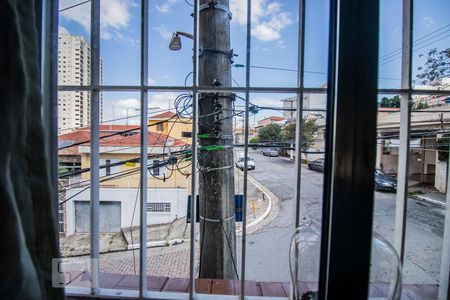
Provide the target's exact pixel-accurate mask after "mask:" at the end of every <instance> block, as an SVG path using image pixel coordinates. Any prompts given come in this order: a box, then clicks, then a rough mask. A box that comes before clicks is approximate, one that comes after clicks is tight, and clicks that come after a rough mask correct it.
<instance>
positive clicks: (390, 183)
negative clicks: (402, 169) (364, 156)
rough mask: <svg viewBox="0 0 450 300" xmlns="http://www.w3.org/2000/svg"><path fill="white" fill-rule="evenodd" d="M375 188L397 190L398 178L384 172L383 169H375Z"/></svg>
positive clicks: (378, 189)
mask: <svg viewBox="0 0 450 300" xmlns="http://www.w3.org/2000/svg"><path fill="white" fill-rule="evenodd" d="M375 190H376V191H392V192H395V191H396V190H397V180H396V179H395V178H392V177H391V176H389V175H387V174H386V173H384V172H383V171H382V170H381V169H375Z"/></svg>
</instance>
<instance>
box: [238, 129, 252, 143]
mask: <svg viewBox="0 0 450 300" xmlns="http://www.w3.org/2000/svg"><path fill="white" fill-rule="evenodd" d="M233 133H234V143H235V144H244V143H245V130H244V128H242V127H237V128H234V129H233ZM255 137H256V131H255V130H254V129H252V128H249V129H248V139H249V140H250V139H252V138H255Z"/></svg>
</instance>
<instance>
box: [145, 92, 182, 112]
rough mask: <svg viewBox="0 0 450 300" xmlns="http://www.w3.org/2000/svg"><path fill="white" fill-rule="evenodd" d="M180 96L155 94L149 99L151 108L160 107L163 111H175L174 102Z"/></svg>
mask: <svg viewBox="0 0 450 300" xmlns="http://www.w3.org/2000/svg"><path fill="white" fill-rule="evenodd" d="M177 96H178V94H176V93H158V94H153V95H151V96H150V97H149V99H148V106H149V107H159V108H160V109H161V110H163V109H169V108H171V109H172V110H173V108H174V107H173V101H174V100H175V98H176V97H177Z"/></svg>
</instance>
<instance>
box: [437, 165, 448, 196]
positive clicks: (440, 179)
mask: <svg viewBox="0 0 450 300" xmlns="http://www.w3.org/2000/svg"><path fill="white" fill-rule="evenodd" d="M446 185H447V162H445V161H439V160H437V159H436V173H435V177H434V187H435V188H436V189H437V190H438V191H439V192H441V193H445V188H446Z"/></svg>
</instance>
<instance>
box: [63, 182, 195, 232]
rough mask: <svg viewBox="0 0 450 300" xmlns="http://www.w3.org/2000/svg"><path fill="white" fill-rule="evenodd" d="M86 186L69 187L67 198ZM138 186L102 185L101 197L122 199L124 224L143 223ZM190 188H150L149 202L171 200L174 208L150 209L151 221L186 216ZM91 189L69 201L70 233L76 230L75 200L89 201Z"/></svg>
mask: <svg viewBox="0 0 450 300" xmlns="http://www.w3.org/2000/svg"><path fill="white" fill-rule="evenodd" d="M81 190H82V189H80V188H77V189H71V190H69V191H67V194H66V197H67V198H66V199H69V198H70V197H72V196H74V195H75V194H77V193H79V192H80V191H81ZM137 193H138V191H137V189H134V188H101V189H100V201H119V202H121V227H122V228H124V227H130V226H139V213H140V209H139V195H137ZM136 197H137V204H136V210H135V212H134V218H133V223H131V220H132V215H133V208H134V203H135V201H136ZM187 198H188V191H187V189H148V190H147V202H152V203H153V202H155V203H166V202H168V203H171V212H170V213H169V212H152V213H147V224H148V225H150V224H152V225H153V224H163V223H170V222H172V221H173V220H175V219H176V218H182V217H185V216H186V211H187ZM89 200H90V191H89V190H86V191H83V192H81V193H80V194H78V195H76V196H74V197H73V198H72V199H70V200H69V201H67V202H66V222H67V235H71V234H74V233H75V203H74V202H75V201H89Z"/></svg>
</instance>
